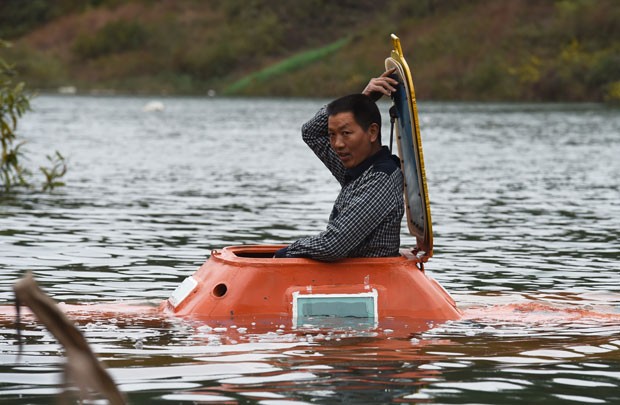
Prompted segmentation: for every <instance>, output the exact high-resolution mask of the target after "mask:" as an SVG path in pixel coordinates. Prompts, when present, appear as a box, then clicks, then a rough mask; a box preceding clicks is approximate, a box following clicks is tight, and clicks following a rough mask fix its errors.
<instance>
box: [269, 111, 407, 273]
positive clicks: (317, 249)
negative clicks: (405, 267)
mask: <svg viewBox="0 0 620 405" xmlns="http://www.w3.org/2000/svg"><path fill="white" fill-rule="evenodd" d="M302 138H303V140H304V142H306V144H307V145H308V146H309V147H310V148H311V149H312V150H313V151H314V153H315V154H316V155H317V156H318V157H319V159H321V161H322V162H323V163H324V164H325V166H327V168H328V169H329V170H330V171H331V173H332V174H333V175H334V177H335V178H336V179H337V180H338V182H339V183H340V185H341V186H342V189H341V190H340V194H339V195H338V198H337V199H336V202H335V203H334V208H333V210H332V213H331V215H330V217H329V222H328V224H327V229H326V230H325V231H323V232H321V233H320V234H318V235H316V236H309V237H306V238H302V239H299V240H297V241H295V242H294V243H292V244H291V245H289V246H288V247H287V248H285V249H283V252H279V253H280V254H279V255H276V257H308V258H312V259H317V260H322V261H335V260H338V259H342V258H346V257H385V256H398V254H399V253H398V249H399V247H400V227H401V221H402V218H403V213H404V202H403V175H402V173H401V171H400V167H399V163H398V162H399V160H398V157H396V156H393V155H392V154H391V153H390V151H389V149H388V148H387V147H385V146H384V147H382V149H381V150H380V151H379V152H377V153H376V154H374V155H373V156H371V157H369V158H368V159H366V160H365V161H364V162H362V163H361V164H359V165H358V166H356V167H354V168H352V169H346V168H345V167H344V165H343V164H342V161H341V160H340V159H339V158H338V155H337V154H336V152H334V150H333V149H332V147H331V145H330V143H329V135H328V131H327V113H326V111H325V108H322V109H320V110H319V112H318V113H317V114H316V115H315V116H314V118H312V119H311V120H310V121H308V122H306V123H305V124H304V125H303V127H302Z"/></svg>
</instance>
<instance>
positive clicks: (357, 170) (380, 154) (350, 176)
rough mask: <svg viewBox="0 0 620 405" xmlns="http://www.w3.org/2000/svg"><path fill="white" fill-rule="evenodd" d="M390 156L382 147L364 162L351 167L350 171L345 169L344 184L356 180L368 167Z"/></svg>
mask: <svg viewBox="0 0 620 405" xmlns="http://www.w3.org/2000/svg"><path fill="white" fill-rule="evenodd" d="M391 155H392V153H391V152H390V150H389V149H388V147H387V146H382V147H381V149H379V151H377V152H376V153H375V154H374V155H371V156H369V157H367V158H366V160H364V161H363V162H362V163H360V164H359V165H357V166H355V167H352V168H350V169H347V170H346V171H345V174H344V184H348V183H350V182H352V181H353V180H355V179H357V178H358V177H360V176H361V175H362V173H364V172H365V171H366V170H368V168H369V167H370V166H372V165H373V164H375V163H376V162H378V161H380V160H384V159H389V158H390V156H391Z"/></svg>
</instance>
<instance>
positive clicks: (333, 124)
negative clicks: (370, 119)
mask: <svg viewBox="0 0 620 405" xmlns="http://www.w3.org/2000/svg"><path fill="white" fill-rule="evenodd" d="M327 127H328V133H329V143H330V144H331V146H332V149H334V151H335V152H336V154H337V155H338V157H339V158H340V160H341V161H342V164H343V165H344V167H346V168H347V169H351V168H353V167H355V166H357V165H359V164H360V163H362V162H363V161H364V160H366V158H368V157H370V156H371V155H372V154H373V153H375V152H376V151H377V149H378V147H377V146H376V144H375V145H373V143H374V142H375V141H376V140H377V136H378V134H379V126H378V125H377V124H372V125H370V127H369V128H368V130H367V131H364V130H363V129H362V127H360V126H359V124H358V123H357V122H356V121H355V117H354V116H353V113H351V112H343V113H339V114H336V115H330V116H329V117H328V119H327Z"/></svg>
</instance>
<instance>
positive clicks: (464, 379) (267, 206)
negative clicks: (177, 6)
mask: <svg viewBox="0 0 620 405" xmlns="http://www.w3.org/2000/svg"><path fill="white" fill-rule="evenodd" d="M145 101H146V100H144V99H141V98H89V97H66V98H65V97H50V96H42V97H39V98H37V99H36V100H35V102H34V108H35V111H34V112H33V113H31V114H28V115H26V117H25V120H24V121H23V125H22V126H21V127H20V130H21V131H23V133H24V134H27V137H28V138H29V143H28V145H27V148H28V150H29V151H30V154H31V159H32V161H33V162H38V161H42V160H43V159H44V155H45V153H49V150H51V149H59V150H61V152H62V153H63V154H64V155H65V156H67V157H68V159H69V163H70V171H69V173H68V175H67V176H68V177H67V179H66V180H67V183H68V184H69V186H68V187H66V188H63V189H59V190H57V191H55V192H54V193H52V194H41V193H38V192H36V191H29V192H27V193H25V194H23V195H18V196H8V197H2V200H1V201H2V203H1V205H0V207H1V208H0V218H1V220H0V221H1V224H2V225H1V227H0V258H1V259H0V268H1V269H2V272H1V273H2V274H0V283H1V285H2V288H0V300H1V301H2V303H4V304H8V303H9V302H10V301H11V300H12V294H11V289H10V287H11V285H12V283H13V282H14V280H15V279H16V278H17V277H18V276H19V275H21V274H22V273H23V272H24V271H25V270H27V269H29V270H32V271H33V272H34V274H35V276H36V278H37V280H38V281H39V283H40V284H41V285H42V286H43V287H44V288H45V290H46V291H47V292H49V293H50V294H51V295H53V296H54V298H55V299H56V300H57V301H62V302H65V303H67V304H79V303H84V302H89V303H93V302H94V303H114V305H115V306H116V308H118V306H122V305H130V304H132V303H139V304H140V305H142V306H143V307H141V308H143V310H142V311H141V312H136V311H133V312H132V311H124V312H123V311H119V312H118V313H116V314H114V315H110V314H109V313H105V312H98V311H97V309H96V308H90V309H89V310H85V311H83V313H82V315H79V314H78V316H77V318H78V321H79V323H80V325H81V327H82V329H83V330H84V331H85V333H86V335H87V336H88V338H89V340H90V341H91V342H92V343H93V346H94V348H95V351H96V352H97V353H98V355H99V356H100V357H101V358H102V359H103V360H104V361H105V362H106V364H107V365H108V367H109V369H110V370H111V372H112V374H113V376H114V377H115V379H116V380H117V381H118V383H119V384H120V386H121V388H122V389H123V390H124V391H126V392H127V393H128V397H129V399H130V401H131V402H132V403H141V402H145V403H153V402H162V403H170V402H173V403H183V402H187V403H191V402H218V403H252V404H253V403H261V404H268V403H293V401H297V402H300V403H338V402H341V403H368V402H374V403H391V402H399V403H425V402H427V403H505V404H508V403H534V402H540V401H542V400H546V401H551V402H552V403H580V402H582V403H583V402H586V403H605V402H606V403H614V402H620V397H619V394H618V392H619V390H618V388H619V387H620V381H619V380H620V362H619V361H618V358H620V356H619V352H618V351H619V350H620V341H619V340H618V336H619V335H620V329H619V325H620V321H619V320H618V318H617V317H618V314H619V313H620V285H619V284H618V283H617V271H618V258H619V257H620V246H619V245H618V242H617V241H618V240H619V237H620V204H619V203H618V192H619V184H618V181H617V179H618V178H620V163H619V162H620V161H619V160H618V159H617V156H619V155H620V139H619V138H618V134H619V133H620V114H618V110H614V109H611V108H606V107H603V106H599V105H584V104H579V105H550V104H549V105H530V104H523V105H518V104H447V103H423V104H421V105H420V117H421V120H422V135H423V141H424V152H425V163H426V169H427V170H426V171H427V175H428V180H429V195H430V199H431V207H432V215H433V221H434V226H433V229H434V231H435V243H436V247H435V256H434V257H433V259H432V260H431V261H430V262H429V263H428V265H427V271H429V272H430V273H431V275H432V276H433V277H434V278H436V279H437V280H438V281H439V282H440V283H441V284H442V285H443V286H444V287H446V288H447V289H448V290H449V291H450V292H451V293H452V294H453V295H454V297H455V298H456V300H457V302H459V304H460V306H461V307H462V308H463V309H464V310H465V313H466V317H465V318H464V319H463V320H461V321H458V322H451V323H447V324H443V325H434V324H426V325H424V327H423V328H422V327H421V328H405V330H402V329H399V328H398V325H397V326H393V325H390V326H385V325H379V326H378V327H377V328H374V327H370V328H355V327H342V325H341V328H340V329H339V328H338V327H336V328H328V329H322V328H316V327H312V326H308V327H307V328H304V327H302V328H293V327H292V325H290V324H282V323H280V322H276V323H273V324H266V325H252V324H251V323H250V324H247V325H226V326H225V328H226V329H225V330H223V329H222V328H224V327H223V326H221V325H209V324H208V323H204V322H202V323H200V322H191V321H187V320H179V319H170V318H162V317H161V316H159V315H157V314H156V313H154V312H153V311H154V309H153V308H154V307H155V306H156V304H157V303H158V302H159V301H160V300H161V299H163V298H165V297H167V296H168V295H169V294H170V292H171V291H172V290H174V288H175V287H176V285H177V284H178V283H179V282H180V281H182V279H183V278H185V277H186V276H187V275H188V274H190V273H192V272H193V271H194V270H195V269H196V268H197V267H198V266H199V265H200V264H201V263H202V262H203V261H204V260H205V259H206V258H207V257H208V255H209V252H210V251H211V250H212V249H214V248H221V247H223V246H227V245H232V244H254V243H286V242H289V241H291V240H294V239H296V238H299V237H302V236H305V235H307V234H311V233H315V232H319V231H320V230H322V229H323V228H324V226H325V222H326V219H327V217H328V215H329V211H330V209H331V204H332V202H333V199H334V198H335V196H336V194H337V189H338V186H337V184H336V183H335V182H334V181H333V180H331V179H330V177H329V174H328V173H327V171H326V170H325V169H324V168H323V167H322V166H321V164H320V163H319V162H317V161H316V159H315V158H314V156H313V155H312V154H311V153H310V152H308V151H307V150H306V149H305V147H304V146H303V144H302V142H301V140H300V139H299V136H298V133H299V128H300V125H301V123H302V122H304V120H306V119H307V118H308V117H310V116H312V114H314V112H315V110H316V108H317V106H319V105H320V104H321V101H317V100H226V99H209V100H201V99H174V98H171V99H167V100H165V103H166V109H165V111H163V112H161V113H157V114H146V113H144V112H143V111H142V106H143V105H144V104H145ZM383 107H385V108H387V105H384V106H383ZM384 111H385V109H384ZM387 130H388V129H387V128H385V131H387ZM402 239H403V246H412V245H413V244H414V241H413V240H412V239H411V237H409V236H408V235H406V234H405V229H404V227H403V238H402ZM149 305H150V306H149ZM6 313H8V310H5V311H0V359H1V363H0V364H2V365H1V366H0V393H1V394H2V396H3V398H6V400H7V401H12V402H17V403H20V402H21V403H50V402H53V400H54V399H53V398H55V396H56V394H57V393H58V391H59V387H60V382H59V378H60V374H61V372H62V364H63V357H62V351H61V350H60V348H59V347H58V345H57V344H56V342H55V341H54V340H53V338H52V337H51V336H50V335H49V334H48V333H47V332H46V331H45V330H43V329H42V328H41V327H39V326H38V325H37V324H36V323H35V322H34V321H33V320H30V321H29V324H28V325H27V328H26V329H27V333H26V336H25V343H26V346H25V347H24V356H23V358H22V360H21V361H19V362H18V361H16V354H17V348H16V335H15V332H14V329H13V328H12V326H13V325H12V320H11V318H10V317H8V316H5V315H2V314H6ZM233 326H235V327H233Z"/></svg>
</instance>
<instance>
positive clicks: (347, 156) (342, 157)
mask: <svg viewBox="0 0 620 405" xmlns="http://www.w3.org/2000/svg"><path fill="white" fill-rule="evenodd" d="M338 157H339V158H340V160H342V161H343V162H344V161H345V160H349V159H350V158H351V154H349V153H338Z"/></svg>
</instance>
